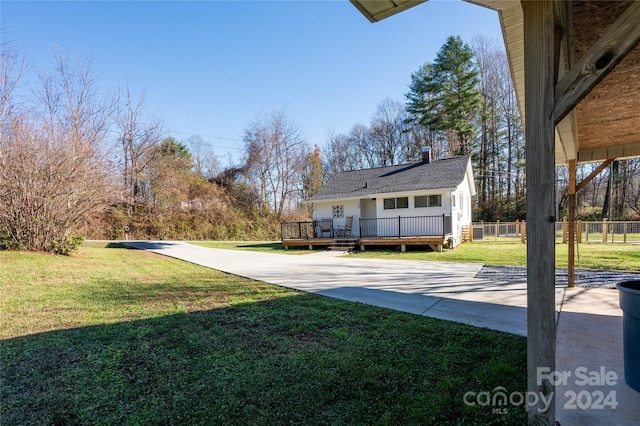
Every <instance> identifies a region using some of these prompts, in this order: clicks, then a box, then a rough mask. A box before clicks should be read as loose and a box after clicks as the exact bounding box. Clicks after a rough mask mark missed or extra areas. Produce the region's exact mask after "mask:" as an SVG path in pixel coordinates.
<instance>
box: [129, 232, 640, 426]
mask: <svg viewBox="0 0 640 426" xmlns="http://www.w3.org/2000/svg"><path fill="white" fill-rule="evenodd" d="M126 244H127V245H129V246H131V247H135V248H139V249H144V250H149V251H153V252H155V253H159V254H162V255H166V256H170V257H174V258H177V259H182V260H185V261H188V262H192V263H196V264H199V265H202V266H206V267H209V268H213V269H217V270H220V271H224V272H228V273H231V274H234V275H239V276H243V277H247V278H251V279H255V280H260V281H265V282H268V283H272V284H277V285H281V286H283V287H288V288H293V289H297V290H301V291H306V292H312V293H318V294H321V295H325V296H329V297H334V298H337V299H343V300H348V301H354V302H360V303H366V304H370V305H375V306H380V307H385V308H390V309H395V310H400V311H404V312H410V313H414V314H418V315H425V316H429V317H433V318H440V319H444V320H448V321H456V322H461V323H465V324H470V325H473V326H477V327H486V328H490V329H494V330H498V331H503V332H507V333H512V334H517V335H520V336H526V332H527V321H526V319H527V314H526V305H527V304H526V297H527V296H526V282H515V283H514V282H495V281H489V280H486V279H476V278H474V277H475V275H476V274H477V273H478V271H479V270H480V269H481V268H482V265H481V264H471V263H448V262H419V261H394V260H382V259H357V258H349V257H340V254H341V253H336V252H318V253H314V254H309V255H298V256H293V255H283V254H271V253H259V252H249V251H239V250H223V249H210V248H205V247H200V246H196V245H192V244H188V243H184V242H168V241H135V242H134V241H129V242H126ZM556 312H557V316H556V319H557V334H556V371H568V372H569V373H570V374H571V376H570V377H569V379H568V380H567V384H566V386H558V387H557V388H556V395H557V397H556V418H557V420H559V421H560V422H561V424H562V425H572V424H588V425H616V426H621V425H629V426H631V425H637V424H640V411H639V410H638V409H637V407H640V392H637V391H635V390H633V389H632V388H631V387H629V386H628V385H627V384H626V383H625V382H624V370H623V360H622V356H623V352H622V311H621V310H620V308H619V305H618V291H617V290H611V289H584V288H572V289H566V288H564V287H556ZM639 362H640V361H639ZM579 367H584V368H585V369H586V370H587V371H589V372H591V371H600V367H604V368H605V370H606V371H613V372H615V373H616V376H617V380H616V383H615V385H606V386H581V385H580V381H579V380H578V378H576V369H577V368H579ZM576 381H578V383H576ZM487 390H488V391H490V389H487ZM598 390H599V391H602V392H603V393H604V395H605V396H606V395H607V394H608V393H609V392H611V391H615V397H616V400H617V402H618V406H617V407H616V408H615V410H612V409H611V408H610V407H608V406H605V407H604V409H579V408H578V407H576V408H575V409H574V408H573V405H574V404H572V403H571V400H570V396H571V393H570V392H571V391H573V392H575V393H576V394H578V393H579V392H583V393H584V391H586V392H587V393H588V394H589V395H586V394H585V395H584V396H583V400H582V401H581V404H580V405H584V402H585V400H586V398H587V397H589V398H591V397H592V396H593V392H595V391H598ZM567 392H569V393H567ZM594 400H595V399H594Z"/></svg>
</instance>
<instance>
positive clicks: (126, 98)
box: [115, 84, 163, 216]
mask: <svg viewBox="0 0 640 426" xmlns="http://www.w3.org/2000/svg"><path fill="white" fill-rule="evenodd" d="M144 99H145V96H144V93H142V94H141V95H140V96H138V97H137V99H134V95H133V94H132V93H131V91H130V90H129V85H128V84H127V86H126V87H125V89H124V91H123V93H122V94H120V96H119V99H118V102H117V103H116V105H117V107H116V108H117V109H116V114H115V121H116V126H117V128H118V132H119V136H118V140H119V142H120V147H121V150H122V151H121V152H122V158H121V162H122V165H121V167H122V185H123V187H122V193H121V198H122V201H123V202H124V203H125V206H126V212H127V215H128V216H131V214H132V213H133V210H134V208H135V207H136V206H137V205H141V204H146V203H148V202H149V200H150V197H151V195H150V193H149V188H148V185H145V182H144V177H143V174H144V173H145V171H146V169H147V167H148V166H149V164H151V163H152V162H153V160H154V159H155V157H156V155H157V154H158V152H159V151H158V150H157V149H156V147H157V146H158V144H159V143H160V141H161V139H162V132H163V130H162V124H161V122H160V121H159V120H157V119H152V120H151V123H150V124H145V123H144V121H143V120H144V116H143V115H144Z"/></svg>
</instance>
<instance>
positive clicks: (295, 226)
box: [281, 215, 451, 240]
mask: <svg viewBox="0 0 640 426" xmlns="http://www.w3.org/2000/svg"><path fill="white" fill-rule="evenodd" d="M320 225H321V221H319V220H313V221H306V222H283V223H282V224H281V229H282V239H283V240H288V239H292V240H309V239H312V238H333V237H334V236H335V235H334V232H333V230H334V227H333V221H331V227H330V229H331V230H330V231H329V232H327V231H325V232H322V229H321V228H325V229H328V227H327V226H324V227H321V226H320ZM324 225H327V224H326V223H325V224H324ZM355 228H356V226H355V225H354V229H355ZM358 229H359V230H360V237H363V238H367V237H432V236H443V237H444V236H445V235H447V234H450V233H451V216H445V215H440V216H413V217H402V216H398V217H389V218H375V219H360V220H359V224H358Z"/></svg>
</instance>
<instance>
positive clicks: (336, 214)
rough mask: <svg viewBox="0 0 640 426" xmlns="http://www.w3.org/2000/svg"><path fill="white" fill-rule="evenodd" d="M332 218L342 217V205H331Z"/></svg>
mask: <svg viewBox="0 0 640 426" xmlns="http://www.w3.org/2000/svg"><path fill="white" fill-rule="evenodd" d="M332 209H333V218H334V219H339V218H341V217H344V206H333V207H332Z"/></svg>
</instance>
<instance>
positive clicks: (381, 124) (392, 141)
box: [370, 98, 420, 166]
mask: <svg viewBox="0 0 640 426" xmlns="http://www.w3.org/2000/svg"><path fill="white" fill-rule="evenodd" d="M408 118H409V116H408V114H407V112H406V111H405V108H404V105H403V104H402V103H401V102H397V101H394V100H391V99H389V98H387V99H384V100H383V101H382V102H380V103H379V104H378V107H377V109H376V112H375V114H373V116H372V117H371V126H370V133H371V138H370V141H371V149H372V151H373V152H375V154H376V157H377V158H376V166H391V165H394V164H401V163H404V162H406V161H407V160H408V159H411V157H416V156H417V152H420V151H419V147H418V149H416V148H415V147H412V146H411V145H410V143H409V142H410V139H409V129H408V124H407V122H408Z"/></svg>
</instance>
